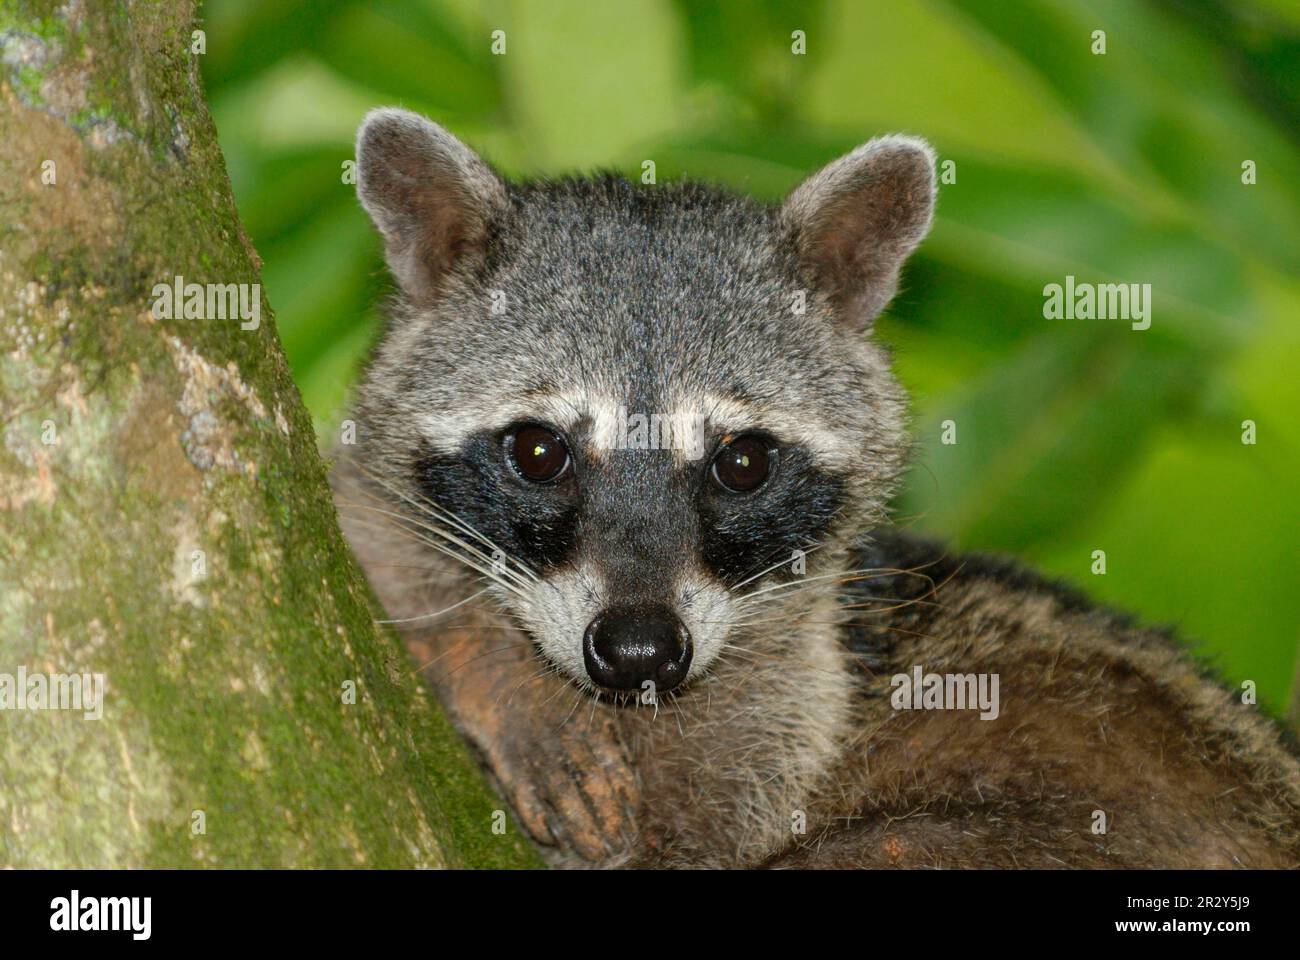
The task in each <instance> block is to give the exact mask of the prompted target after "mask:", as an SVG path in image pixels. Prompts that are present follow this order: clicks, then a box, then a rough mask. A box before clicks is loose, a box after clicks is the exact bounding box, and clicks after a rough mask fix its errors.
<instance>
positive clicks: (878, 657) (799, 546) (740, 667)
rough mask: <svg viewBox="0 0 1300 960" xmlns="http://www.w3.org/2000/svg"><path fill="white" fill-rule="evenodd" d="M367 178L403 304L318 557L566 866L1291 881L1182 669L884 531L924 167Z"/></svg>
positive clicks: (1139, 643)
mask: <svg viewBox="0 0 1300 960" xmlns="http://www.w3.org/2000/svg"><path fill="white" fill-rule="evenodd" d="M357 162H358V182H357V188H358V194H359V197H360V200H361V203H362V205H363V206H364V207H365V209H366V211H367V212H368V213H369V215H370V217H371V218H372V220H373V221H374V224H375V226H376V227H377V229H378V231H379V233H380V234H381V236H382V238H383V242H384V246H385V252H386V257H387V262H388V265H389V268H390V270H391V273H392V275H393V277H394V278H395V280H396V283H397V287H398V291H397V293H396V295H395V297H394V300H393V302H392V304H391V309H390V310H389V317H390V319H389V321H388V324H387V327H386V330H385V332H384V334H383V336H382V339H381V341H380V342H379V343H378V345H377V347H376V349H375V352H374V355H373V357H372V359H371V362H370V364H369V367H368V370H367V372H366V374H365V376H364V379H363V382H362V384H361V386H360V387H359V389H358V391H357V394H356V397H355V399H354V406H353V410H352V412H351V413H350V414H349V416H350V417H351V419H352V420H353V421H354V422H355V424H356V438H355V443H353V444H351V445H345V446H341V447H339V448H338V450H337V459H336V464H335V467H334V470H333V483H334V488H335V491H336V499H337V503H338V507H339V512H340V516H341V520H342V523H343V526H344V529H345V532H346V534H347V536H348V538H349V540H350V542H351V544H352V546H353V548H354V551H355V553H356V554H357V556H358V557H359V558H360V560H361V562H362V564H363V566H364V568H365V570H366V573H367V575H368V577H369V578H370V581H371V583H372V584H373V586H374V589H375V591H376V593H377V595H378V597H379V599H380V601H381V603H382V604H383V606H384V607H385V608H386V610H387V611H388V613H389V616H390V618H391V620H392V621H393V622H395V623H397V624H398V625H399V628H400V629H402V630H403V631H404V632H405V634H406V637H407V639H408V645H409V646H410V648H411V650H412V651H413V653H414V654H415V656H416V657H417V658H418V661H419V664H420V666H421V668H422V669H424V671H425V674H426V676H427V677H428V678H429V680H430V682H431V683H432V684H433V686H434V688H435V689H436V691H437V693H438V694H439V695H440V697H441V700H442V702H443V703H444V705H445V706H446V708H447V710H448V711H449V713H450V715H451V716H452V718H453V720H454V721H455V722H456V724H457V725H458V726H459V727H460V729H461V730H462V731H463V733H464V734H465V736H466V737H467V738H468V739H469V741H470V742H471V743H472V744H473V745H474V746H475V747H476V748H477V750H478V751H479V754H480V756H481V757H482V759H483V762H484V766H485V769H486V770H487V771H488V773H489V775H490V776H491V777H492V778H493V779H494V780H495V782H496V784H497V786H498V787H499V788H500V790H501V791H502V793H503V794H504V795H505V797H506V798H507V799H508V800H509V801H510V802H511V804H512V806H513V808H514V810H515V812H516V814H517V815H518V818H519V820H520V822H521V824H522V825H523V827H524V829H526V830H527V832H528V833H529V834H530V835H531V836H532V838H533V839H534V840H535V841H536V842H537V844H538V845H539V849H541V850H542V851H543V852H544V853H545V855H546V856H547V857H548V859H549V860H550V861H551V862H552V863H553V864H555V865H559V866H590V865H595V866H607V867H613V866H622V867H709V868H719V867H730V868H737V867H742V868H743V867H760V866H766V867H1044V866H1069V867H1151V866H1159V867H1179V866H1193V867H1218V866H1252V867H1281V866H1296V865H1297V864H1300V764H1298V763H1297V758H1296V755H1295V752H1294V750H1293V748H1292V746H1291V745H1290V744H1289V743H1288V742H1285V741H1284V738H1283V734H1282V732H1281V731H1280V730H1279V729H1278V728H1277V727H1276V726H1275V725H1274V724H1273V723H1272V722H1270V721H1269V720H1268V719H1266V718H1264V717H1262V716H1261V715H1260V714H1259V713H1257V712H1256V710H1255V709H1254V708H1253V707H1250V706H1247V705H1244V704H1243V703H1241V702H1240V699H1239V698H1238V697H1236V696H1234V695H1233V694H1232V693H1231V692H1230V691H1228V690H1227V689H1225V688H1223V687H1221V686H1220V685H1218V683H1216V682H1215V681H1214V680H1213V678H1210V677H1208V676H1206V675H1205V674H1203V673H1202V672H1201V670H1200V669H1199V668H1198V667H1197V666H1196V664H1195V663H1194V662H1193V661H1192V660H1191V659H1189V658H1188V657H1187V656H1186V655H1185V654H1184V653H1183V652H1181V651H1180V648H1179V646H1178V645H1177V643H1176V642H1175V641H1174V640H1173V639H1172V638H1171V637H1170V636H1169V635H1167V634H1166V633H1163V632H1160V631H1156V630H1151V629H1146V628H1143V627H1141V626H1139V625H1136V624H1135V623H1134V622H1133V621H1132V620H1131V619H1130V618H1128V617H1126V616H1122V615H1119V614H1116V613H1113V612H1110V611H1107V610H1105V609H1101V608H1099V607H1097V606H1094V605H1093V604H1091V603H1089V602H1088V601H1087V600H1086V599H1084V598H1083V597H1081V596H1080V595H1078V594H1076V593H1074V592H1072V591H1071V590H1069V589H1066V588H1063V587H1061V586H1058V585H1054V584H1052V583H1050V582H1047V581H1045V580H1043V579H1040V578H1039V577H1037V576H1035V575H1033V574H1031V573H1028V572H1026V571H1024V570H1021V569H1019V568H1017V567H1016V566H1014V565H1011V564H1009V563H1006V562H1003V561H999V560H996V559H991V558H987V557H983V556H952V555H950V554H949V553H948V552H947V551H946V550H945V549H944V548H943V547H942V546H941V545H937V544H934V543H930V542H927V541H924V540H921V539H919V538H916V537H914V536H912V535H910V534H908V533H906V532H904V531H902V530H899V529H897V528H895V527H891V525H890V523H889V516H888V504H889V501H890V498H891V495H892V494H893V493H894V492H895V491H896V489H897V487H898V484H899V478H900V475H901V474H902V471H903V469H904V467H905V464H906V462H907V456H908V447H909V440H908V432H907V420H906V400H905V397H904V394H903V391H902V389H901V388H900V386H899V384H898V382H897V381H896V380H895V378H894V376H893V374H892V373H891V369H890V362H889V357H888V355H887V352H886V351H885V350H884V349H883V348H882V346H881V345H880V344H879V343H877V342H876V341H875V339H874V338H873V337H872V335H871V326H872V322H873V320H874V319H875V318H876V317H877V315H878V314H879V313H880V312H881V310H882V309H883V308H884V307H885V305H886V304H887V303H888V302H889V300H890V298H891V297H892V296H893V295H894V293H895V291H896V288H897V285H898V281H899V271H900V269H901V267H902V265H903V262H904V261H905V260H906V258H907V257H908V255H909V254H910V253H911V252H912V251H913V250H914V249H915V248H916V247H917V245H918V244H919V243H920V242H921V241H922V239H923V238H924V237H925V235H926V233H927V231H928V229H929V226H930V223H931V218H932V214H933V209H934V204H935V197H936V179H935V169H934V167H935V158H934V154H933V152H932V151H931V149H930V148H929V147H928V146H927V145H926V144H925V143H924V142H923V141H921V140H919V139H916V138H913V137H908V136H885V137H881V138H878V139H874V140H871V141H869V142H868V143H866V144H864V145H862V146H860V147H858V148H857V149H856V150H854V151H852V152H851V153H849V154H847V155H846V156H843V157H841V158H840V159H838V160H835V161H834V162H832V163H831V164H830V165H829V166H827V167H825V168H824V169H822V170H821V171H819V172H817V173H815V174H813V175H812V176H811V177H809V178H808V179H807V180H805V181H804V182H803V183H802V184H800V185H799V186H798V187H796V188H795V189H794V190H793V192H791V193H790V194H789V196H788V197H787V198H786V199H785V200H784V202H782V203H780V204H779V205H775V206H770V205H765V204H762V203H759V202H757V201H755V200H752V199H749V198H747V197H744V196H737V195H733V194H731V193H728V192H726V191H723V190H720V189H716V188H713V187H709V186H703V185H700V184H697V183H693V182H674V183H671V184H665V185H649V186H647V185H638V184H633V183H630V182H628V181H626V180H624V179H621V178H619V177H617V176H613V175H602V176H595V177H590V178H573V179H563V180H558V181H541V182H531V183H511V182H507V181H506V180H504V179H503V178H502V177H500V176H498V175H497V174H496V173H495V172H494V171H493V170H492V168H491V167H489V166H488V164H487V163H485V162H484V161H483V160H482V159H480V158H479V157H478V156H477V155H476V154H475V153H474V152H473V151H472V150H470V149H469V148H468V147H467V146H465V145H464V144H463V143H462V142H461V141H459V140H458V139H456V138H455V137H454V136H452V135H451V134H449V133H448V132H447V131H445V130H444V129H442V128H441V127H439V126H437V125H436V124H434V123H432V122H430V121H428V120H426V119H424V118H422V117H420V116H417V115H415V114H412V113H409V112H405V111H402V110H396V109H382V110H376V111H374V112H372V113H371V114H369V115H368V116H367V117H366V119H365V122H364V124H363V125H362V127H361V129H360V131H359V133H358V137H357ZM935 677H937V678H939V679H938V682H937V683H935V682H931V681H932V678H935ZM953 678H956V680H955V682H954V679H953ZM989 679H992V680H993V684H992V685H988V684H985V681H986V680H989ZM912 687H915V688H916V689H911V688H912ZM989 693H994V694H996V696H995V697H993V700H995V701H996V702H992V703H990V702H987V696H986V695H987V694H989ZM976 700H979V703H978V704H976V703H975V701H976ZM931 707H944V708H945V709H930V708H931ZM975 707H978V708H979V709H978V710H977V709H973V708H975Z"/></svg>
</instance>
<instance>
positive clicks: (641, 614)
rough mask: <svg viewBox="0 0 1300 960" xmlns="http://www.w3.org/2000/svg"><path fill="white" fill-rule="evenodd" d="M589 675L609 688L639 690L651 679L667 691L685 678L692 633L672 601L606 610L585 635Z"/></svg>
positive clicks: (663, 690)
mask: <svg viewBox="0 0 1300 960" xmlns="http://www.w3.org/2000/svg"><path fill="white" fill-rule="evenodd" d="M582 658H583V660H584V661H585V662H586V665H587V675H588V676H589V677H591V679H592V680H594V681H595V682H596V683H597V684H599V685H600V686H602V687H605V688H606V689H609V690H640V689H642V685H643V684H644V683H645V682H646V681H647V680H651V681H653V682H654V685H655V686H654V690H655V692H656V693H666V692H667V691H669V690H671V689H672V688H673V687H675V686H677V685H678V684H679V683H681V682H682V681H683V680H685V679H686V672H687V671H688V670H689V669H690V666H691V635H690V634H689V633H688V632H687V630H686V627H685V626H684V625H683V624H682V622H681V621H680V620H678V619H677V616H676V614H674V613H673V612H672V611H671V610H669V609H668V608H667V607H658V606H656V607H636V608H625V609H615V610H607V611H605V612H604V613H602V614H601V615H600V616H598V617H597V618H596V619H595V620H593V621H591V624H590V625H589V626H588V627H587V633H586V635H585V636H584V637H583V639H582Z"/></svg>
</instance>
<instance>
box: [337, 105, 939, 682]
mask: <svg viewBox="0 0 1300 960" xmlns="http://www.w3.org/2000/svg"><path fill="white" fill-rule="evenodd" d="M357 158H358V172H359V177H358V192H359V195H360V198H361V201H362V203H363V205H364V206H365V208H366V210H367V211H368V212H369V213H370V215H371V217H372V219H373V220H374V222H375V224H376V226H377V227H378V229H379V231H380V233H381V234H382V235H383V238H384V241H385V246H386V253H387V258H388V263H389V266H390V269H391V270H392V272H393V274H394V276H395V277H396V279H397V281H398V284H399V287H400V295H399V298H398V300H397V303H396V304H395V310H394V317H393V321H392V323H391V324H390V327H389V330H388V332H387V334H386V336H385V338H384V340H383V342H382V344H381V345H380V348H379V350H378V352H377V354H376V356H375V359H374V361H373V364H372V367H371V369H370V371H369V373H368V376H367V378H366V380H365V383H364V385H363V387H362V389H361V393H360V396H359V403H358V413H357V417H358V421H357V422H358V442H359V444H360V445H361V451H362V453H361V457H362V459H363V460H364V461H365V462H366V463H368V464H369V465H370V467H371V468H372V469H373V470H374V471H375V472H377V473H379V474H381V475H383V476H384V477H386V478H388V480H389V482H390V483H391V484H393V485H394V487H395V488H396V490H397V491H398V495H399V497H400V498H401V499H402V500H403V501H404V503H405V504H406V505H407V506H408V507H409V508H412V509H414V508H415V507H417V506H418V508H419V509H420V510H422V511H424V524H425V526H426V527H427V528H428V529H430V530H435V529H436V530H437V531H438V536H440V537H441V538H442V540H444V541H445V544H444V546H445V549H444V550H443V552H447V553H452V554H453V555H455V556H457V558H458V559H460V560H461V561H462V562H464V563H465V564H466V565H467V566H469V567H471V568H473V570H475V571H477V572H478V573H479V574H481V575H483V576H484V577H485V578H486V579H487V581H488V589H490V590H491V591H493V593H494V594H495V595H496V596H497V598H498V599H499V600H500V601H501V602H502V603H503V604H504V605H505V607H506V608H507V609H508V611H509V612H510V613H511V614H513V616H514V618H515V619H516V621H517V622H519V623H520V624H522V625H523V626H524V627H525V628H526V629H527V631H528V633H529V634H530V635H531V636H532V637H533V639H534V640H535V642H536V644H537V646H538V648H539V650H540V651H541V653H542V654H543V655H544V656H545V657H546V658H547V659H548V660H549V661H550V662H551V663H552V664H554V665H555V666H557V667H559V668H560V669H561V670H563V671H564V672H565V673H566V674H567V675H568V676H569V677H570V678H572V679H573V680H574V681H575V682H577V683H579V684H581V685H584V686H586V687H589V688H591V689H592V690H594V691H601V692H604V691H613V692H619V691H647V690H648V691H651V692H652V693H663V692H667V691H669V690H673V689H674V688H676V687H678V686H680V685H681V684H683V683H685V682H687V681H690V680H692V679H694V678H697V677H699V676H702V675H704V674H705V673H707V672H708V670H709V667H710V665H711V664H713V663H714V662H715V661H716V660H717V659H718V658H719V657H720V656H725V654H726V651H727V649H728V648H729V647H737V648H741V649H743V646H744V642H745V639H746V636H747V632H748V631H752V630H753V629H755V626H754V625H755V623H757V622H759V621H761V619H762V618H761V616H759V614H758V611H759V610H769V611H770V610H773V609H774V608H773V607H770V606H768V607H762V606H760V605H759V603H760V602H761V601H764V593H766V594H768V596H767V598H766V599H770V600H775V601H779V600H780V599H781V597H780V595H779V592H778V593H776V594H775V595H772V592H773V591H779V589H780V587H781V585H782V584H784V583H787V582H789V581H791V580H792V579H797V578H804V577H807V578H813V577H816V576H817V575H818V572H819V571H820V570H822V569H824V568H825V567H826V566H827V565H833V564H834V563H836V562H838V561H839V560H840V557H839V554H842V553H843V550H844V547H845V546H846V544H847V542H848V540H849V538H850V537H852V536H853V535H854V534H855V533H857V532H860V531H861V530H862V529H863V528H864V526H866V525H868V524H870V523H874V522H878V521H879V520H880V519H881V518H882V516H883V511H884V506H885V502H886V500H887V498H888V496H889V495H890V493H891V492H892V490H893V488H894V485H895V483H896V480H897V477H898V475H899V472H900V470H901V467H902V461H903V457H904V455H905V450H906V441H905V433H904V422H903V421H904V413H903V410H904V407H903V398H902V395H901V391H900V389H899V388H898V386H897V384H896V382H895V381H894V379H893V377H892V376H891V374H890V372H889V369H888V363H887V360H886V357H885V355H884V353H883V351H882V350H881V349H880V348H879V347H878V346H876V345H875V344H873V343H872V342H871V341H870V339H869V338H868V337H867V336H866V331H867V328H868V326H869V325H870V322H871V320H872V319H873V318H874V317H875V316H876V315H877V314H878V313H879V311H880V310H881V309H882V308H883V307H884V305H885V304H886V303H887V302H888V300H889V298H890V297H891V296H892V294H893V292H894V290H895V288H896V285H897V279H898V272H899V269H900V267H901V265H902V262H903V260H904V259H905V258H906V256H907V255H908V254H909V253H910V252H911V251H912V250H913V249H914V248H915V246H916V245H917V244H918V243H919V242H920V240H921V239H922V237H923V236H924V234H925V232H926V231H927V229H928V227H929V223H930V219H931V211H932V207H933V201H934V190H935V186H934V168H933V155H932V153H931V151H930V150H929V148H928V147H927V146H925V144H923V143H921V142H920V141H917V140H913V139H908V138H901V137H888V138H883V139H879V140H874V141H871V142H870V143H868V144H866V145H864V146H862V147H860V148H858V149H857V150H855V151H853V152H852V153H850V154H848V155H847V156H845V157H843V158H841V159H840V160H837V161H835V162H834V163H832V164H831V165H830V166H828V167H826V168H825V169H823V170H822V171H821V172H819V173H817V174H816V175H814V176H813V177H811V178H810V179H808V180H807V181H805V182H804V183H803V184H802V185H800V186H799V187H798V188H796V189H795V190H794V191H793V192H792V193H791V195H790V196H789V198H788V199H787V200H786V201H785V203H784V204H783V205H782V206H780V207H779V208H769V207H765V206H763V205H760V204H758V203H756V202H753V201H751V200H748V199H745V198H739V197H733V196H729V195H727V194H725V193H723V192H721V191H717V190H714V189H709V188H704V187H701V186H698V185H694V184H673V185H668V186H651V187H639V186H635V185H632V184H629V183H627V182H626V181H623V180H621V179H618V178H616V177H612V176H605V177H599V178H595V179H581V180H570V181H562V182H558V183H537V184H527V185H513V184H508V183H506V182H505V181H503V180H502V179H501V178H499V177H498V176H497V175H496V174H495V173H494V172H493V171H492V170H491V169H490V168H489V167H488V166H487V165H486V164H485V163H484V162H483V161H482V160H480V159H479V158H478V157H477V156H476V155H475V154H474V153H473V152H472V151H470V150H469V148H467V147H466V146H464V144H462V143H460V141H458V140H456V139H455V138H454V137H452V136H451V135H450V134H448V133H447V132H446V131H444V130H442V129H441V128H440V127H438V126H436V125H434V124H432V123H430V122H429V121H427V120H424V119H423V118H421V117H418V116H416V115H414V114H410V113H406V112H403V111H397V110H381V111H376V112H374V113H372V114H371V115H370V116H369V117H368V118H367V119H366V122H365V124H364V125H363V127H362V129H361V131H360V133H359V135H358V142H357Z"/></svg>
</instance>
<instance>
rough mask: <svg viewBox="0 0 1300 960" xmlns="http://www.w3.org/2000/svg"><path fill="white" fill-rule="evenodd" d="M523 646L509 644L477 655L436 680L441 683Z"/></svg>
mask: <svg viewBox="0 0 1300 960" xmlns="http://www.w3.org/2000/svg"><path fill="white" fill-rule="evenodd" d="M521 645H522V644H520V643H507V644H506V645H505V646H502V647H493V648H492V649H491V650H484V651H483V652H482V653H476V654H475V655H474V656H472V657H470V658H469V659H468V660H464V661H462V662H461V663H458V664H456V666H454V667H452V668H451V669H450V670H448V671H447V672H446V673H443V674H440V675H439V676H438V677H436V678H435V681H436V682H441V681H443V680H446V679H448V678H450V677H451V676H452V675H453V674H456V673H459V672H460V671H461V670H463V669H464V668H465V667H468V666H470V665H471V664H475V663H478V661H480V660H483V659H485V658H487V657H490V656H492V655H493V654H497V653H505V652H506V651H509V650H517V649H518V648H519V647H520V646H521Z"/></svg>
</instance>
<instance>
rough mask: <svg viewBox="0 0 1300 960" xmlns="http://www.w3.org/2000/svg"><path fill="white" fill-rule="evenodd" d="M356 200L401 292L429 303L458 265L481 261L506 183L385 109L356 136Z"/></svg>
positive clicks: (409, 118) (464, 150) (405, 113)
mask: <svg viewBox="0 0 1300 960" xmlns="http://www.w3.org/2000/svg"><path fill="white" fill-rule="evenodd" d="M356 153H357V196H358V197H359V198H360V200H361V205H362V206H363V207H365V208H366V212H367V213H369V214H370V219H371V220H373V221H374V223H375V226H376V227H377V228H378V229H379V232H380V234H381V235H382V236H383V238H384V248H385V253H386V255H387V259H388V269H389V270H391V271H392V273H393V276H394V277H395V278H396V279H397V282H398V284H399V285H400V286H401V288H402V291H403V292H404V293H405V294H406V295H407V296H408V297H410V298H411V299H412V300H414V301H417V302H428V301H429V300H431V299H432V298H433V297H434V295H435V294H436V292H437V290H438V289H439V287H440V285H441V281H442V279H443V278H444V277H445V275H446V274H447V272H448V271H449V270H451V269H452V268H453V267H456V266H460V265H462V264H466V263H471V262H473V260H474V258H480V259H481V258H482V257H483V255H484V249H485V247H486V243H487V239H488V236H489V234H490V232H491V228H492V226H493V224H494V223H495V222H497V221H499V220H500V219H501V218H502V217H504V216H505V213H506V210H507V209H508V204H509V201H508V198H507V195H506V188H505V185H504V184H503V183H502V181H501V178H500V177H498V176H497V175H496V173H494V172H493V171H492V169H491V168H490V167H489V166H488V165H487V164H486V163H484V162H483V161H482V160H481V159H480V158H479V156H478V154H476V153H475V152H474V151H473V150H471V149H470V148H469V147H467V146H465V144H463V143H461V142H460V141H459V140H457V139H456V138H455V137H453V136H452V135H451V134H450V133H448V132H447V131H446V130H444V129H443V128H442V127H440V126H438V125H437V124H436V123H433V122H432V121H430V120H426V119H425V118H424V117H422V116H420V115H419V114H417V113H411V112H410V111H409V110H399V109H396V108H393V107H384V108H381V109H378V110H372V111H370V113H368V114H366V118H365V120H364V121H363V122H362V124H361V129H360V130H358V131H357V146H356Z"/></svg>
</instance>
